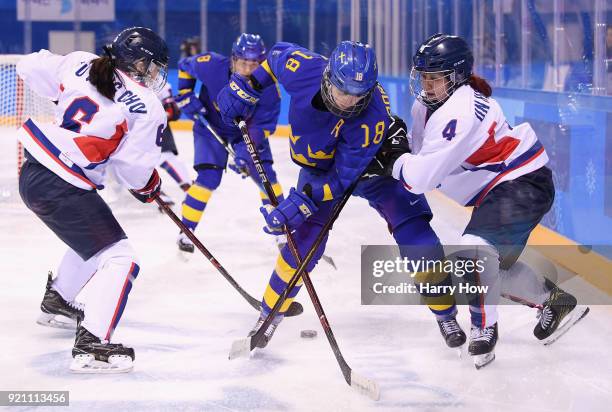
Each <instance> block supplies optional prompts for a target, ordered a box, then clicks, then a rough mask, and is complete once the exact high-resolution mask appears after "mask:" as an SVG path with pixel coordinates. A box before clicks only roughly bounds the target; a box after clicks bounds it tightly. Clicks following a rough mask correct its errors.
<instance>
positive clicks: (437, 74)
mask: <svg viewBox="0 0 612 412" xmlns="http://www.w3.org/2000/svg"><path fill="white" fill-rule="evenodd" d="M473 66H474V56H473V55H472V51H471V50H470V47H469V46H468V44H467V42H466V41H465V40H463V39H462V38H461V37H458V36H451V35H448V34H440V33H438V34H434V35H433V36H431V37H430V38H428V39H427V40H425V41H424V42H423V43H422V44H421V45H420V46H419V49H418V50H417V52H416V53H415V54H414V57H413V58H412V71H411V72H410V90H411V92H412V94H414V96H415V98H416V99H417V100H419V101H420V102H421V103H423V104H424V105H425V106H427V107H429V108H431V109H434V110H435V109H437V108H438V107H440V106H441V105H442V104H443V103H444V102H445V101H446V100H447V99H448V98H449V97H450V96H451V95H452V94H453V92H454V91H455V90H456V89H457V88H458V87H459V86H462V85H464V84H466V83H467V82H468V81H469V80H470V76H471V75H472V68H473ZM441 78H444V82H442V81H441V80H439V79H441ZM435 81H437V82H438V83H436V85H435V87H434V82H435ZM442 83H443V87H442V86H437V85H441V84H442Z"/></svg>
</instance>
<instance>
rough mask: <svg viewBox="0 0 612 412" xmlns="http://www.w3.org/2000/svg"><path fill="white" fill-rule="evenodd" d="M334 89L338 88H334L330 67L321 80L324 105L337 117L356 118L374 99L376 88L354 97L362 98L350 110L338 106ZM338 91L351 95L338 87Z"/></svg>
mask: <svg viewBox="0 0 612 412" xmlns="http://www.w3.org/2000/svg"><path fill="white" fill-rule="evenodd" d="M332 87H336V86H334V85H333V84H332V82H331V79H330V69H329V65H328V66H327V67H326V68H325V71H324V72H323V78H322V79H321V97H322V98H323V103H325V107H326V108H327V110H329V111H330V112H331V113H333V114H335V115H336V116H339V117H342V118H349V117H355V116H358V115H359V114H361V112H362V111H363V110H364V109H365V108H366V107H367V106H368V104H369V103H370V100H371V99H372V94H373V92H374V87H372V88H371V89H370V90H368V91H367V92H366V93H365V94H362V95H352V96H358V97H361V98H360V99H359V100H358V101H357V103H355V104H354V105H353V106H351V107H349V108H342V107H340V105H338V103H336V100H335V98H334V95H333V94H332ZM336 89H338V90H339V91H340V92H341V93H345V94H350V93H346V92H344V91H343V90H341V89H340V88H338V87H336Z"/></svg>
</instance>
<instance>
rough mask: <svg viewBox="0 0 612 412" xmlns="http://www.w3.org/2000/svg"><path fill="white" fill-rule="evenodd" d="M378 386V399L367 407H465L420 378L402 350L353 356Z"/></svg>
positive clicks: (443, 391)
mask: <svg viewBox="0 0 612 412" xmlns="http://www.w3.org/2000/svg"><path fill="white" fill-rule="evenodd" d="M355 360H356V363H359V364H361V365H363V366H362V368H363V369H364V372H365V373H367V374H368V376H370V377H371V378H372V379H374V380H375V381H376V382H378V384H379V385H380V400H379V401H378V402H375V403H372V404H371V406H373V407H376V408H379V409H380V408H382V409H383V410H406V409H409V410H410V409H414V410H437V409H441V408H451V407H452V408H456V407H460V406H465V405H463V404H462V401H461V400H460V399H459V398H458V397H457V396H456V395H455V394H453V393H452V392H451V391H449V390H447V389H445V388H443V387H441V386H438V385H432V384H429V383H427V382H426V381H424V380H423V379H422V378H421V376H420V375H419V374H418V372H417V371H416V370H414V368H411V367H410V357H409V356H407V355H406V354H405V353H403V352H384V353H382V352H381V353H378V354H376V356H360V357H357V358H355Z"/></svg>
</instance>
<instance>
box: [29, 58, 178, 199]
mask: <svg viewBox="0 0 612 412" xmlns="http://www.w3.org/2000/svg"><path fill="white" fill-rule="evenodd" d="M97 57H98V56H96V55H94V54H91V53H86V52H73V53H70V54H68V55H66V56H60V55H55V54H52V53H50V52H49V51H47V50H41V51H39V52H37V53H32V54H30V55H27V56H25V57H24V58H22V59H21V60H20V61H19V63H18V64H17V74H18V75H19V77H21V79H23V81H24V82H25V83H26V84H27V85H28V86H29V87H30V88H31V89H32V90H33V91H34V92H36V93H37V94H39V95H41V96H43V97H46V98H49V99H50V100H53V101H56V102H57V109H56V113H55V121H54V123H53V124H39V123H37V122H35V121H33V120H31V119H29V120H27V121H26V122H25V123H24V124H23V126H22V127H21V128H20V129H19V133H18V139H19V141H21V143H22V144H23V146H24V147H25V149H26V150H27V151H28V152H29V153H30V154H31V155H32V156H34V157H35V158H36V160H38V161H39V162H40V163H41V164H42V165H44V166H45V167H47V168H48V169H49V170H51V171H53V172H54V173H55V174H57V175H58V176H59V177H61V178H62V179H64V180H65V181H66V182H68V183H71V184H72V185H74V186H77V187H79V188H81V189H86V190H91V189H102V188H103V187H104V186H103V184H104V180H105V176H106V169H107V167H109V166H112V167H113V170H114V172H115V175H116V177H117V178H118V179H119V180H120V181H121V183H122V184H123V185H125V186H126V187H128V188H130V189H141V188H143V187H144V186H145V185H146V184H147V182H148V181H149V178H150V177H151V174H152V173H153V169H154V168H155V166H157V165H158V163H159V157H160V155H161V149H160V145H161V135H162V131H163V130H164V128H165V127H166V114H165V112H164V109H163V107H162V105H161V102H160V101H159V99H158V97H157V96H156V95H155V93H154V92H153V91H151V90H150V89H148V88H147V87H145V86H144V85H142V84H140V83H138V82H136V81H134V80H133V79H132V78H130V77H129V76H128V75H126V74H124V73H122V72H120V71H118V73H119V76H120V78H119V77H116V87H117V92H116V94H115V101H111V100H109V99H108V98H106V97H104V96H102V95H101V94H100V93H98V91H97V90H96V88H95V87H94V86H93V85H92V84H91V83H90V82H89V81H88V80H87V79H88V74H89V68H90V62H91V60H93V59H95V58H97Z"/></svg>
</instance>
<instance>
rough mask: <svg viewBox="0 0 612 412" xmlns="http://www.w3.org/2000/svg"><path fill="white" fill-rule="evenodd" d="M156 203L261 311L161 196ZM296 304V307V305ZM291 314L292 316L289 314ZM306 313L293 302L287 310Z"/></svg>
mask: <svg viewBox="0 0 612 412" xmlns="http://www.w3.org/2000/svg"><path fill="white" fill-rule="evenodd" d="M154 199H155V202H157V204H158V205H159V207H160V208H161V209H162V210H163V211H164V212H165V213H166V214H167V215H168V217H170V219H171V220H172V221H173V222H174V223H175V224H176V225H177V226H178V227H179V229H180V230H181V232H183V233H184V234H185V235H186V236H187V237H188V238H189V240H191V241H192V242H193V244H194V245H195V246H196V247H197V248H198V249H199V250H200V252H202V254H203V255H204V256H206V258H207V259H208V261H209V262H210V263H212V265H213V266H214V267H215V269H217V270H218V271H219V273H221V275H223V277H224V278H225V279H226V280H227V281H228V282H229V283H230V284H231V285H232V286H233V287H234V289H236V290H237V291H238V293H240V295H241V296H242V297H243V298H244V299H245V300H246V301H247V302H248V303H249V305H251V306H252V307H253V308H254V309H255V310H258V311H259V310H261V302H260V301H258V300H257V299H255V298H254V297H253V296H251V295H249V294H248V293H247V292H246V291H245V290H244V289H243V288H242V287H241V286H240V285H239V284H238V282H236V280H235V279H234V278H233V277H232V276H231V275H230V274H229V273H228V272H227V270H225V268H224V267H223V266H222V265H221V263H219V261H218V260H217V259H215V257H214V256H213V255H212V253H210V252H209V251H208V249H206V247H205V246H204V245H203V244H202V242H200V240H199V239H198V238H197V237H196V235H195V234H194V233H193V232H192V231H191V230H189V229H188V228H187V227H186V226H185V224H184V223H183V222H182V221H181V219H179V217H178V216H177V215H176V214H175V213H174V211H172V209H171V208H170V206H168V204H167V203H166V202H164V201H163V200H162V199H161V198H160V197H159V195H155V197H154ZM294 303H295V305H294ZM290 312H291V314H289V313H290ZM302 312H304V308H303V307H302V305H301V304H300V303H299V302H291V306H289V309H287V314H288V315H287V316H297V315H299V314H301V313H302Z"/></svg>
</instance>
